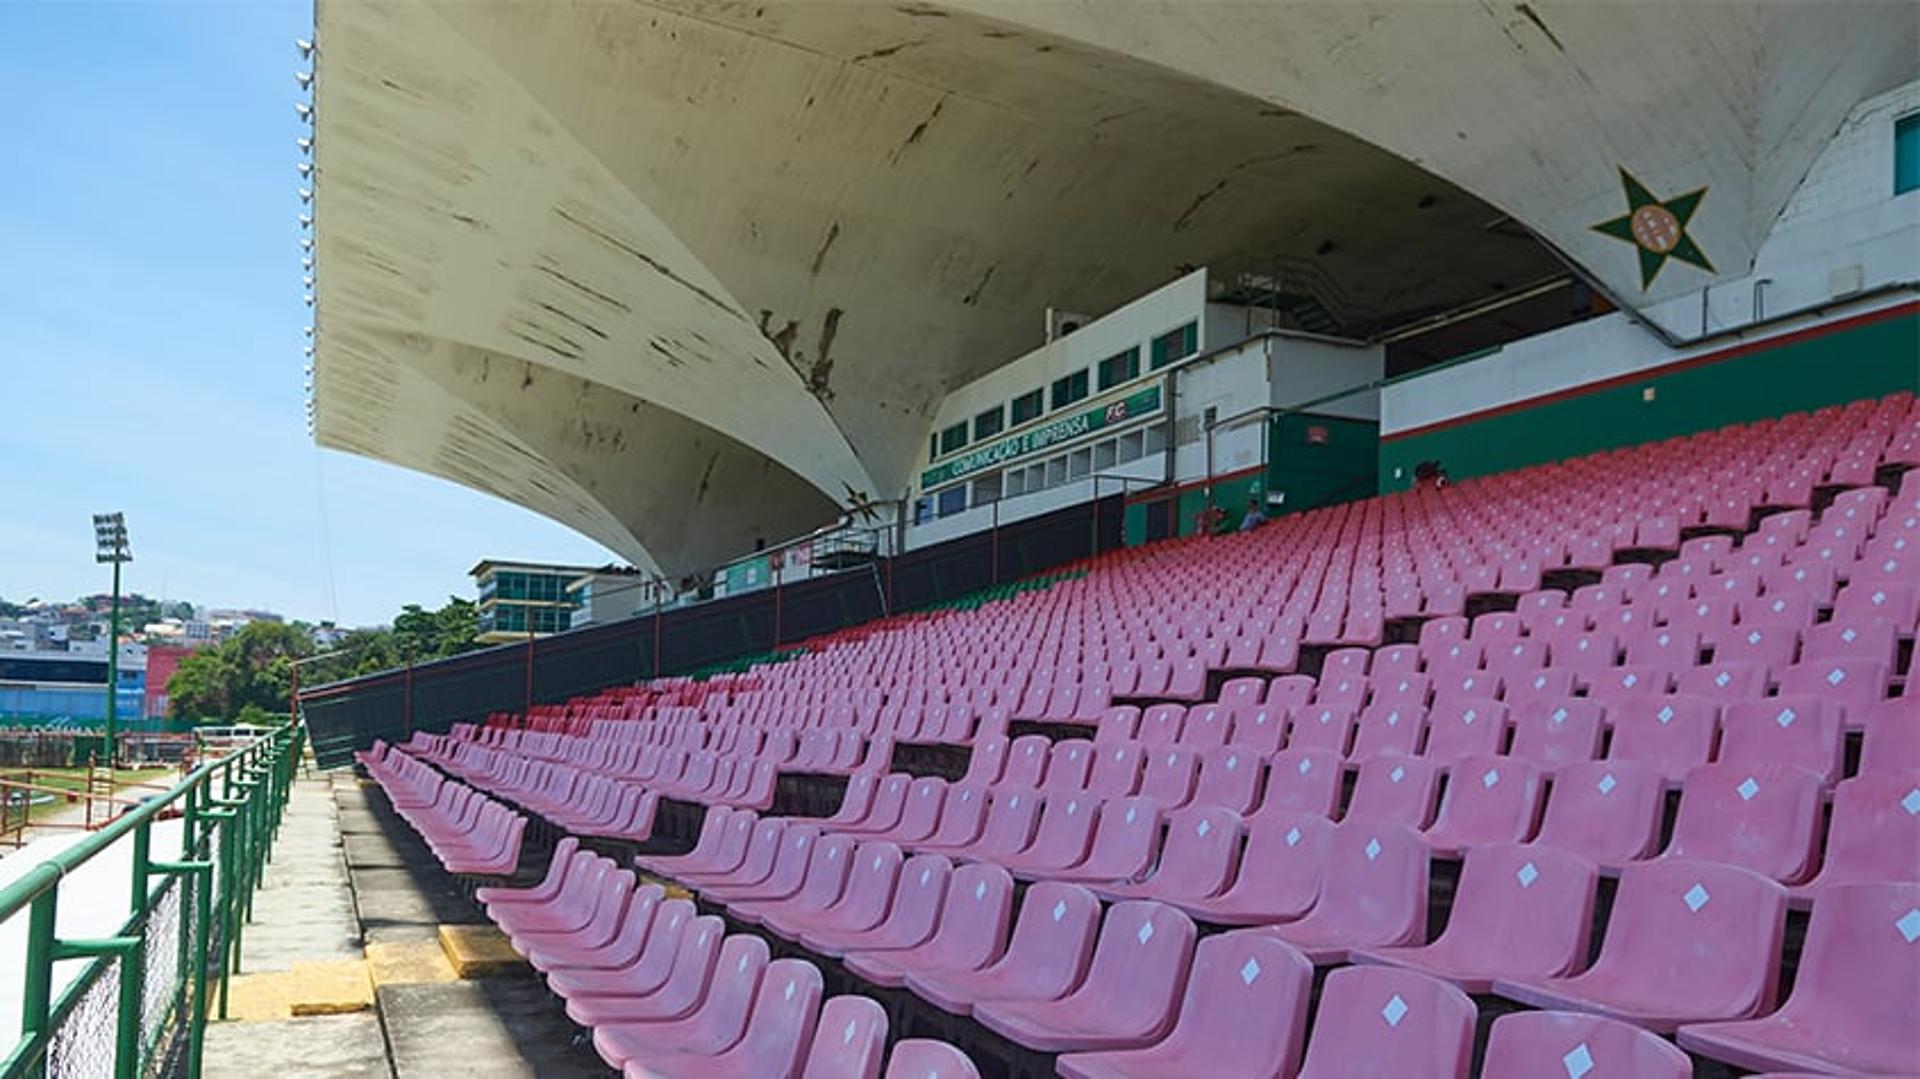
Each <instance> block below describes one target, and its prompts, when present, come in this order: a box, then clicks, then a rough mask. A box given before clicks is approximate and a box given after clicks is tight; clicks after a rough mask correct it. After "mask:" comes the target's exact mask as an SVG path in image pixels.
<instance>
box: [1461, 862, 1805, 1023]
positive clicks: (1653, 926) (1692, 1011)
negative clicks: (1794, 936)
mask: <svg viewBox="0 0 1920 1079" xmlns="http://www.w3.org/2000/svg"><path fill="white" fill-rule="evenodd" d="M1786 913H1787V893H1786V890H1785V889H1783V888H1781V887H1780V886H1779V885H1778V884H1775V883H1774V882H1772V881H1770V880H1768V879H1766V878H1765V877H1762V876H1760V875H1759V874H1757V873H1753V872H1751V871H1749V870H1746V869H1741V868H1740V867H1738V866H1730V865H1717V864H1714V863H1711V862H1692V861H1686V860H1684V859H1679V858H1671V859H1661V860H1658V861H1652V862H1639V863H1635V864H1634V865H1631V866H1628V867H1627V868H1626V869H1625V870H1624V871H1623V872H1622V873H1621V875H1620V888H1619V891H1618V892H1617V893H1616V894H1615V897H1614V904H1613V913H1612V915H1611V917H1610V918H1609V920H1608V923H1607V934H1606V939H1605V942H1604V943H1603V944H1602V946H1601V950H1600V957H1599V958H1598V959H1597V960H1595V961H1594V964H1593V966H1591V967H1590V968H1588V969H1587V970H1585V971H1584V972H1582V973H1579V974H1574V975H1570V976H1567V977H1560V978H1542V979H1527V980H1506V979H1501V980H1498V981H1496V982H1495V983H1494V986H1493V991H1494V992H1496V993H1498V994H1500V995H1501V996H1504V997H1507V998H1509V999H1511V1000H1517V1001H1520V1002H1521V1003H1523V1004H1530V1005H1533V1006H1535V1007H1539V1008H1555V1009H1569V1010H1573V1011H1582V1012H1591V1013H1593V1014H1596V1015H1605V1016H1609V1017H1612V1018H1615V1019H1622V1020H1625V1021H1627V1022H1630V1023H1635V1024H1638V1025H1639V1026H1643V1027H1646V1028H1647V1029H1649V1030H1653V1031H1656V1032H1658V1033H1662V1034H1669V1033H1672V1032H1673V1030H1674V1029H1675V1028H1676V1027H1678V1026H1679V1025H1680V1024H1682V1023H1690V1022H1702V1021H1710V1020H1717V1019H1747V1018H1751V1017H1752V1016H1754V1015H1758V1014H1760V1013H1761V1012H1764V1011H1765V1010H1766V1009H1767V1008H1769V1007H1771V1006H1772V1005H1773V1000H1774V995H1775V989H1776V986H1777V976H1778V972H1779V966H1780V943H1781V936H1782V933H1783V930H1784V927H1785V924H1786Z"/></svg>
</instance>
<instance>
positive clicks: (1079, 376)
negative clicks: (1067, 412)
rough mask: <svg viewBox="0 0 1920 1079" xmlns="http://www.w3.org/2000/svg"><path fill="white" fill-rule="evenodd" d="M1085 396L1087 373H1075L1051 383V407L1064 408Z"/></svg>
mask: <svg viewBox="0 0 1920 1079" xmlns="http://www.w3.org/2000/svg"><path fill="white" fill-rule="evenodd" d="M1086 395H1087V373H1086V372H1085V371H1075V372H1074V373H1073V374H1071V375H1068V376H1067V377H1065V378H1058V379H1055V380H1054V382H1053V407H1054V408H1056V409H1060V408H1065V407H1067V406H1068V405H1070V404H1073V403H1074V402H1075V401H1078V400H1080V399H1081V398H1082V397H1085V396H1086Z"/></svg>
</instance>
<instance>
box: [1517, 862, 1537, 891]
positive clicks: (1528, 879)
mask: <svg viewBox="0 0 1920 1079" xmlns="http://www.w3.org/2000/svg"><path fill="white" fill-rule="evenodd" d="M1514 876H1515V877H1518V878H1519V879H1520V887H1522V888H1531V887H1533V882H1534V881H1536V880H1539V879H1540V871H1539V870H1538V869H1535V868H1534V867H1533V863H1532V862H1528V863H1527V864H1526V865H1523V866H1521V867H1520V869H1519V870H1518V871H1517V872H1515V873H1514Z"/></svg>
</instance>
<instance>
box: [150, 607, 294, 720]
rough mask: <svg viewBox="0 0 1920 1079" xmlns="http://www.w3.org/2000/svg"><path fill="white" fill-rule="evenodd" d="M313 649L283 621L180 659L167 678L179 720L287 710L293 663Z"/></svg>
mask: <svg viewBox="0 0 1920 1079" xmlns="http://www.w3.org/2000/svg"><path fill="white" fill-rule="evenodd" d="M311 651H313V644H312V642H311V641H310V640H309V639H308V638H307V635H306V634H305V633H303V632H301V631H300V630H299V629H296V628H295V627H293V626H289V625H283V624H281V623H278V622H249V623H247V624H246V625H244V626H242V627H240V630H239V632H237V633H235V634H234V635H233V636H231V637H228V638H227V639H226V640H225V641H222V642H221V643H220V644H219V645H218V646H216V647H213V648H204V649H201V650H200V651H198V652H195V653H194V654H192V655H190V656H187V657H186V658H185V659H182V660H181V661H180V666H178V667H176V668H175V669H174V672H173V677H171V678H169V679H168V680H167V699H168V704H169V706H170V708H171V709H172V712H173V715H174V716H175V717H185V718H192V719H202V720H204V719H226V718H228V717H231V716H233V715H235V714H236V713H238V712H240V711H242V710H244V709H246V708H248V707H249V706H251V707H253V708H255V709H259V710H262V711H266V712H286V711H287V710H288V708H289V697H290V691H291V688H292V684H293V661H294V660H296V659H298V658H300V657H302V656H305V655H307V654H308V653H310V652H311Z"/></svg>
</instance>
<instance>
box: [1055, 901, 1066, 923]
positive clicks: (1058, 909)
mask: <svg viewBox="0 0 1920 1079" xmlns="http://www.w3.org/2000/svg"><path fill="white" fill-rule="evenodd" d="M1066 916H1067V901H1066V900H1064V899H1062V900H1060V901H1059V902H1057V903H1055V904H1054V905H1053V920H1054V921H1056V922H1057V921H1059V920H1060V919H1062V918H1064V917H1066Z"/></svg>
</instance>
